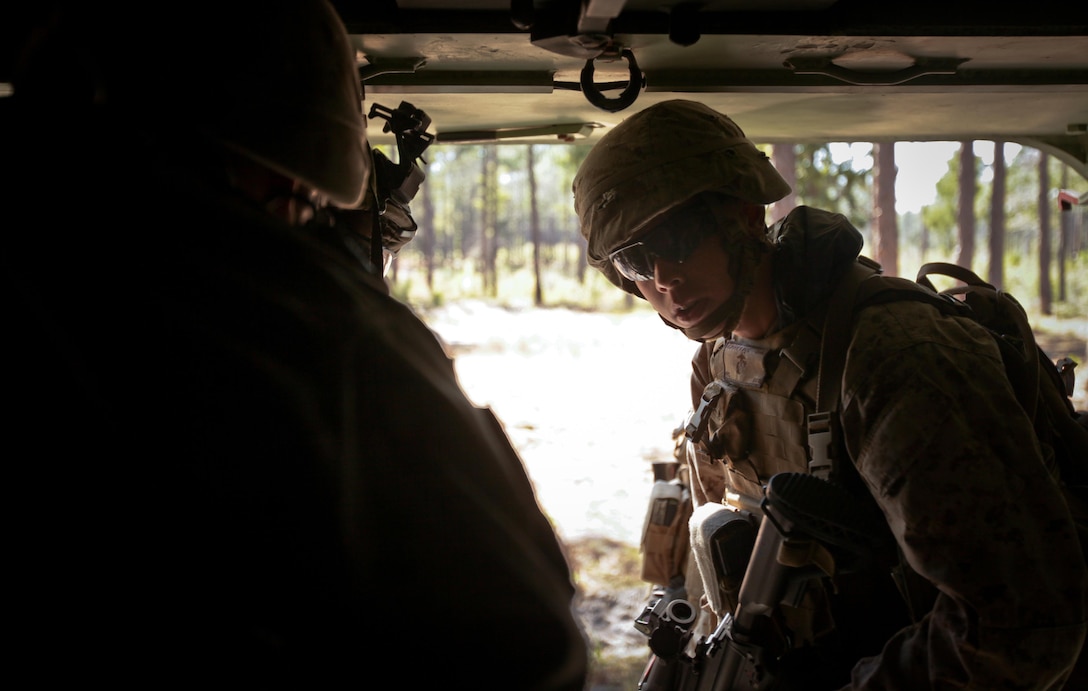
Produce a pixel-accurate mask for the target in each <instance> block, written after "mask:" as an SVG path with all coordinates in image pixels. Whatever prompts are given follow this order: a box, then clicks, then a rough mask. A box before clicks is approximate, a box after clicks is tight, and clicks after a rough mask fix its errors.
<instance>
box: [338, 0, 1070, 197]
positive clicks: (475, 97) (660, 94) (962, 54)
mask: <svg viewBox="0 0 1088 691" xmlns="http://www.w3.org/2000/svg"><path fill="white" fill-rule="evenodd" d="M333 4H334V5H336V6H337V9H338V10H339V11H340V13H341V16H342V17H343V19H344V22H345V24H346V25H347V27H348V31H349V33H350V34H351V35H352V39H353V41H354V43H355V46H356V48H357V49H358V51H359V55H360V58H361V60H362V62H361V64H362V67H361V74H362V76H363V79H364V84H365V87H366V93H367V101H368V102H370V103H373V102H378V103H381V104H382V105H383V106H386V107H395V106H396V105H398V103H399V102H400V101H408V102H410V103H411V104H413V105H414V106H416V107H418V108H421V109H423V110H424V111H425V112H426V113H427V114H428V115H429V116H430V117H431V119H432V122H433V125H432V128H431V131H432V132H434V133H436V140H437V141H439V142H443V141H445V142H458V141H511V142H513V141H529V142H553V143H554V142H561V141H575V142H579V141H580V142H585V143H591V142H593V141H596V140H597V139H599V138H600V136H601V134H602V133H603V132H604V131H606V130H607V129H608V128H609V127H611V126H613V125H615V124H616V123H618V122H619V121H620V120H621V119H623V118H624V117H626V116H628V115H630V114H632V113H634V112H637V111H638V110H639V109H641V108H644V107H646V106H648V105H651V104H653V103H656V102H659V101H661V100H665V99H670V98H692V99H696V100H699V101H702V102H704V103H706V104H708V105H710V106H712V107H714V108H716V109H718V110H721V111H722V112H725V113H727V114H728V115H730V116H732V117H733V119H734V120H736V121H737V122H738V124H740V125H741V127H742V128H743V129H744V130H745V132H746V133H747V134H748V135H749V137H750V138H752V139H753V140H755V141H757V142H763V143H774V142H789V141H859V142H870V141H872V142H876V141H900V140H912V141H939V140H948V141H962V140H970V139H980V140H985V139H1000V140H1006V141H1016V142H1020V143H1023V144H1028V145H1031V146H1036V147H1039V148H1041V149H1044V150H1046V151H1048V152H1050V153H1053V154H1055V155H1058V156H1059V157H1061V158H1062V159H1063V160H1065V161H1066V162H1067V163H1069V164H1070V165H1071V166H1073V167H1074V168H1075V169H1076V170H1078V171H1079V172H1080V173H1081V175H1083V176H1085V177H1088V3H1084V2H1067V3H1059V2H1052V1H1051V0H1039V1H1036V2H1016V3H994V2H985V3H983V2H976V1H974V0H968V1H963V2H957V1H955V0H946V1H945V2H943V3H932V2H928V0H925V1H919V0H909V1H908V0H877V1H871V0H841V1H839V2H836V1H835V0H710V1H708V2H684V1H677V0H342V1H334V3H333ZM625 51H629V52H625ZM587 68H588V69H587ZM632 77H634V78H635V84H636V88H634V89H626V87H628V85H629V83H630V81H631V78H632ZM580 82H581V83H585V84H586V85H587V86H586V91H585V93H583V89H581V88H580ZM625 89H626V90H625ZM586 94H588V95H589V96H590V97H592V99H593V101H594V102H595V103H596V104H597V105H594V103H591V102H590V98H587V95H586ZM373 122H374V121H372V123H373ZM376 129H377V128H372V129H371V133H372V135H374V138H375V139H376V140H378V141H381V139H382V132H381V131H380V130H378V131H375V130H376Z"/></svg>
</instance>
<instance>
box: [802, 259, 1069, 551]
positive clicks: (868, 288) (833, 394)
mask: <svg viewBox="0 0 1088 691" xmlns="http://www.w3.org/2000/svg"><path fill="white" fill-rule="evenodd" d="M931 276H944V277H947V278H952V279H955V280H956V281H959V283H960V284H961V285H958V286H955V287H952V288H948V289H945V290H940V291H938V290H937V288H936V287H935V286H934V284H933V282H932V280H931V279H930V277H931ZM895 300H921V301H924V302H927V303H929V304H932V305H934V306H935V307H937V308H938V309H939V310H941V311H942V312H944V313H946V314H951V315H955V316H960V317H968V318H970V319H973V320H974V321H976V322H977V323H979V324H980V325H982V326H983V327H985V328H986V329H987V330H988V331H989V332H990V334H991V335H992V336H993V338H994V340H995V341H996V342H997V345H998V347H999V349H1000V351H1001V358H1002V361H1003V363H1004V365H1005V373H1006V375H1007V376H1008V378H1009V381H1010V383H1011V384H1012V388H1013V390H1014V391H1015V392H1016V397H1017V400H1018V401H1019V402H1020V405H1021V406H1022V407H1023V409H1024V411H1025V412H1026V413H1027V415H1028V417H1029V418H1030V419H1031V420H1032V423H1033V425H1034V428H1035V434H1036V436H1037V437H1038V440H1039V445H1040V447H1041V449H1042V451H1043V457H1044V461H1045V462H1046V465H1047V467H1048V468H1050V469H1052V470H1054V471H1055V474H1056V477H1057V478H1058V480H1059V483H1060V485H1061V489H1062V492H1063V494H1064V495H1065V499H1066V502H1067V503H1068V504H1069V508H1070V511H1071V513H1072V514H1073V518H1074V519H1075V521H1076V523H1077V529H1078V531H1079V533H1080V537H1081V544H1082V546H1083V547H1084V548H1085V554H1086V555H1088V412H1084V411H1077V410H1076V409H1075V408H1074V406H1073V402H1072V395H1073V387H1074V376H1073V373H1074V368H1075V367H1076V364H1077V363H1076V362H1075V361H1073V360H1072V359H1071V358H1062V359H1061V360H1059V361H1058V362H1057V363H1055V362H1054V361H1052V360H1051V359H1050V357H1049V356H1048V355H1047V354H1046V353H1045V352H1044V351H1043V350H1042V348H1041V347H1039V345H1038V343H1037V342H1036V340H1035V335H1034V332H1033V331H1032V328H1031V324H1030V323H1029V321H1028V317H1027V314H1026V312H1025V311H1024V308H1023V307H1022V306H1021V305H1020V303H1019V302H1018V301H1017V300H1016V298H1014V297H1013V296H1012V295H1011V294H1009V293H1007V292H1005V291H1002V290H998V289H997V288H995V287H994V286H993V285H991V284H989V283H987V282H986V281H984V280H982V279H981V278H980V277H979V276H978V275H977V274H975V273H974V272H972V271H970V270H969V269H966V268H964V267H961V266H958V265H955V264H948V263H943V262H937V263H930V264H925V265H924V266H922V267H921V268H920V269H919V270H918V276H917V279H916V280H915V281H911V280H909V279H904V278H897V277H893V276H885V275H883V274H882V273H881V268H880V265H879V264H877V263H876V262H873V261H872V260H870V259H868V258H866V257H859V258H858V261H857V262H856V263H855V264H854V266H853V267H852V268H851V270H850V271H849V272H848V273H847V274H846V277H845V278H844V279H843V280H842V282H841V283H840V284H839V286H838V287H837V288H836V290H835V293H834V294H833V295H832V297H831V301H830V303H829V306H828V312H827V316H826V318H825V322H824V328H823V337H822V341H821V344H820V369H819V372H818V374H817V377H818V384H817V407H816V412H815V413H814V414H813V415H810V417H809V446H810V448H811V450H812V454H813V463H812V467H813V468H814V471H815V469H817V468H819V469H820V470H821V471H822V472H816V473H815V474H817V475H820V474H823V475H824V476H825V477H826V476H827V475H829V474H830V472H831V470H832V466H833V462H834V460H835V459H834V458H833V456H834V451H833V450H832V449H833V448H834V447H833V446H832V445H831V438H832V435H833V434H834V431H835V425H836V424H837V419H836V414H837V407H838V403H839V400H838V399H839V394H840V391H839V388H840V387H841V384H842V374H843V368H844V367H845V362H846V350H847V346H848V344H849V341H850V337H851V328H850V325H851V321H852V320H853V317H854V315H855V314H856V313H857V312H858V311H859V310H861V309H862V308H864V307H868V306H870V305H875V304H880V303H886V302H891V301H895Z"/></svg>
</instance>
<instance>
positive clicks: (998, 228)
mask: <svg viewBox="0 0 1088 691" xmlns="http://www.w3.org/2000/svg"><path fill="white" fill-rule="evenodd" d="M1007 176H1008V171H1007V170H1006V169H1005V142H1003V141H995V142H994V180H993V186H992V188H991V194H990V275H989V281H990V283H992V284H993V285H994V286H996V287H998V288H1001V287H1002V284H1003V283H1004V282H1005V184H1006V179H1007Z"/></svg>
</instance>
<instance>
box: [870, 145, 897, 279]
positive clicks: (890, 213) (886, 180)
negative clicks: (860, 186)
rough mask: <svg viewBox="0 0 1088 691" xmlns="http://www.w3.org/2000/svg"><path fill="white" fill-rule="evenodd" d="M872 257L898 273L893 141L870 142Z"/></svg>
mask: <svg viewBox="0 0 1088 691" xmlns="http://www.w3.org/2000/svg"><path fill="white" fill-rule="evenodd" d="M873 164H874V171H873V254H874V255H875V256H874V257H873V258H874V259H876V261H877V262H878V263H879V264H880V265H881V266H882V267H884V273H885V274H887V275H889V276H898V275H899V223H898V217H897V216H896V214H895V177H896V171H897V169H896V167H895V143H894V142H888V143H886V144H877V143H874V144H873Z"/></svg>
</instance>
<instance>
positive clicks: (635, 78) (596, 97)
mask: <svg viewBox="0 0 1088 691" xmlns="http://www.w3.org/2000/svg"><path fill="white" fill-rule="evenodd" d="M620 57H622V58H623V59H625V60H626V61H627V66H628V71H629V73H630V77H629V78H628V80H627V88H625V89H624V90H623V93H622V94H620V95H619V96H617V97H616V98H608V97H606V96H605V95H604V94H602V93H601V90H600V89H598V88H597V85H596V84H594V83H593V58H590V59H589V60H586V66H585V67H583V68H582V79H581V82H580V83H581V86H582V93H583V94H585V97H586V100H587V101H589V102H590V103H592V104H593V105H595V106H597V107H598V108H600V109H601V110H607V111H608V112H609V113H615V112H618V111H621V110H623V109H624V108H626V107H628V106H630V105H631V104H632V103H634V102H635V99H636V98H638V92H639V91H641V90H642V87H643V86H644V85H645V78H644V77H643V75H642V71H641V70H639V68H638V63H636V62H635V54H634V53H632V52H631V51H630V50H627V49H625V50H623V51H621V52H620Z"/></svg>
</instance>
